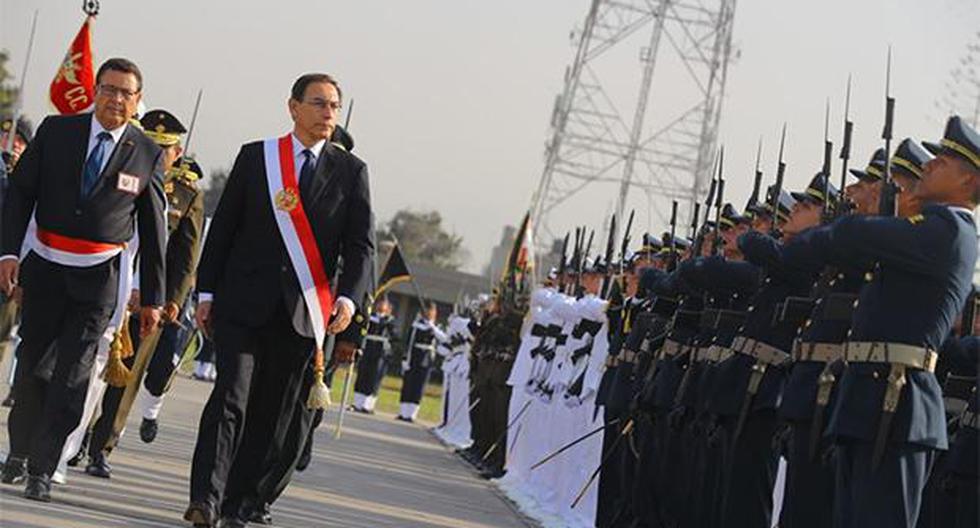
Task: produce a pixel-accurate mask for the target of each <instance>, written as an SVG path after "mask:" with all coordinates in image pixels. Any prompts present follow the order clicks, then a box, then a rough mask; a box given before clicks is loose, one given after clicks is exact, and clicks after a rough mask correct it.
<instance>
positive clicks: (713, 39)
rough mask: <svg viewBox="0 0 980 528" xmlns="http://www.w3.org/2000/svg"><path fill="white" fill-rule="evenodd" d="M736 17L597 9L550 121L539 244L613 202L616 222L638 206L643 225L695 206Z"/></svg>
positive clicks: (705, 176)
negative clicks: (673, 205)
mask: <svg viewBox="0 0 980 528" xmlns="http://www.w3.org/2000/svg"><path fill="white" fill-rule="evenodd" d="M734 15H735V0H593V1H592V3H591V6H590V8H589V12H588V15H587V16H586V18H585V23H584V24H583V26H582V27H581V28H578V29H576V30H575V31H573V33H572V41H573V42H574V43H575V45H576V52H575V58H574V60H573V62H572V64H571V65H570V66H569V67H568V68H567V69H566V71H565V87H564V90H563V91H562V93H561V94H560V95H559V96H558V97H557V98H556V100H555V105H554V110H553V111H552V116H551V132H550V139H549V141H548V143H547V144H546V147H545V166H544V171H543V172H542V175H541V180H540V182H539V184H538V188H537V191H536V192H535V194H534V198H533V205H532V207H533V209H532V210H533V218H534V226H535V230H536V232H537V234H538V238H537V240H546V239H547V237H549V236H550V237H554V236H555V235H556V234H558V230H557V228H558V227H560V226H561V224H564V225H566V226H567V225H572V224H573V223H582V221H583V220H582V218H581V213H582V212H583V211H584V210H586V209H583V207H589V206H591V209H592V211H593V212H595V210H596V209H597V208H596V205H599V207H598V210H600V211H601V210H603V209H605V207H602V206H601V204H604V203H608V202H607V200H610V199H614V200H615V204H616V205H615V211H616V213H617V217H618V218H621V219H622V218H623V212H624V210H627V208H628V207H631V206H632V207H635V208H638V209H639V212H640V214H638V215H637V219H638V220H639V222H638V224H640V225H642V221H643V220H646V223H647V225H648V227H649V226H650V225H651V224H654V223H656V224H657V225H663V224H665V223H666V221H667V220H668V218H667V216H668V215H669V214H670V213H669V212H670V201H671V200H673V199H677V200H679V201H681V203H685V202H686V203H688V204H692V203H693V202H694V201H695V200H696V199H697V197H698V196H699V195H700V194H702V193H703V191H704V188H705V183H706V182H707V181H708V180H710V173H711V166H712V163H713V160H714V153H715V150H716V148H715V147H716V142H717V141H716V140H717V133H718V123H719V118H720V117H721V104H722V99H723V96H724V91H725V76H726V72H727V68H728V63H729V59H730V57H731V55H732V44H731V42H732V26H733V20H734ZM637 51H638V52H639V53H638V54H637ZM637 58H638V59H639V66H640V67H639V68H638V69H637V68H636V67H635V66H636V59H637ZM637 70H638V71H637ZM630 75H634V76H635V77H634V78H632V79H631V78H630ZM655 81H656V82H655ZM623 109H627V110H632V119H625V118H624V116H625V115H628V114H625V113H623V112H622V110H623ZM634 189H637V190H640V191H642V194H641V195H639V196H637V193H631V191H632V190H634ZM644 198H645V203H644V202H643V199H644ZM597 199H598V203H597ZM639 204H642V206H641V207H637V205H639ZM644 209H646V210H645V211H644ZM644 212H645V213H646V215H645V216H646V218H644V214H643V213H644ZM596 216H597V215H596ZM597 219H598V218H589V221H592V220H597ZM563 220H564V221H563ZM620 225H622V222H620Z"/></svg>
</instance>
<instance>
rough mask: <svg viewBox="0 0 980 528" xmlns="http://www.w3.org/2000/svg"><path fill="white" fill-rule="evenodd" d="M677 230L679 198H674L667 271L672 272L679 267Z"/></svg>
mask: <svg viewBox="0 0 980 528" xmlns="http://www.w3.org/2000/svg"><path fill="white" fill-rule="evenodd" d="M676 232H677V200H674V201H673V203H672V204H671V207H670V255H669V257H668V258H669V259H670V260H668V261H667V272H668V273H669V272H672V271H674V270H675V269H676V268H677V251H676V249H677V243H676V242H675V241H674V235H675V234H676Z"/></svg>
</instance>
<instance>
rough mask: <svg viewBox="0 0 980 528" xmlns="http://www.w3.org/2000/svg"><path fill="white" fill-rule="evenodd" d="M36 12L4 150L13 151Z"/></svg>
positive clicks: (35, 27)
mask: <svg viewBox="0 0 980 528" xmlns="http://www.w3.org/2000/svg"><path fill="white" fill-rule="evenodd" d="M37 12H38V10H37V9H35V10H34V19H33V20H32V21H31V34H30V37H28V39H27V53H26V54H25V55H24V69H23V70H21V74H20V87H19V88H18V89H17V103H16V104H15V105H14V112H13V114H12V115H11V117H10V132H9V133H8V134H7V144H6V145H5V146H4V151H6V152H13V151H14V138H15V137H16V136H17V120H18V119H19V118H20V113H21V107H23V106H24V86H25V81H27V66H28V65H30V63H31V52H32V51H33V50H34V34H35V32H36V31H37Z"/></svg>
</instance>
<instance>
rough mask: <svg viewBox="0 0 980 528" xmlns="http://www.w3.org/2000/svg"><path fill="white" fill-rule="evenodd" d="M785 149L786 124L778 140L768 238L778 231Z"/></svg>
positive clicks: (784, 172)
mask: <svg viewBox="0 0 980 528" xmlns="http://www.w3.org/2000/svg"><path fill="white" fill-rule="evenodd" d="M785 147H786V123H783V132H782V134H781V135H780V138H779V164H778V165H777V166H776V185H775V186H774V187H773V189H772V197H771V200H772V203H771V204H770V205H771V206H772V225H770V226H769V236H773V237H774V236H776V233H777V232H778V231H779V229H778V227H777V226H778V224H779V198H780V195H781V194H783V178H784V177H785V176H786V162H785V161H783V151H784V149H785Z"/></svg>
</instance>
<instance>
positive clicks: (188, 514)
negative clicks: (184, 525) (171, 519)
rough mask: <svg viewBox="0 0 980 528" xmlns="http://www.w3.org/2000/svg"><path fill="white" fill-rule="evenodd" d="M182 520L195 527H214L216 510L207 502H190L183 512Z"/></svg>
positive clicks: (216, 518)
mask: <svg viewBox="0 0 980 528" xmlns="http://www.w3.org/2000/svg"><path fill="white" fill-rule="evenodd" d="M184 520H185V521H187V522H189V523H192V524H193V525H194V527H195V528H214V527H215V526H216V525H217V524H218V512H217V511H215V509H214V505H213V504H211V503H209V502H191V503H190V505H189V506H187V510H186V511H185V512H184Z"/></svg>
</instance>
